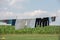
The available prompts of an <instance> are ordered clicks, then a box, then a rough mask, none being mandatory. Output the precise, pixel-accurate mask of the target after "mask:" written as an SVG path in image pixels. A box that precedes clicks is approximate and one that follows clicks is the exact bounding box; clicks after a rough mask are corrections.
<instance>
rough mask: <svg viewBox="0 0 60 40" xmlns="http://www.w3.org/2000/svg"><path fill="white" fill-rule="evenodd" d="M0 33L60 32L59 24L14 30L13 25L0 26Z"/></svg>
mask: <svg viewBox="0 0 60 40" xmlns="http://www.w3.org/2000/svg"><path fill="white" fill-rule="evenodd" d="M0 34H60V26H45V27H36V28H24V29H19V30H15V27H14V26H5V25H3V26H0Z"/></svg>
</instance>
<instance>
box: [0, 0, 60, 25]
mask: <svg viewBox="0 0 60 40" xmlns="http://www.w3.org/2000/svg"><path fill="white" fill-rule="evenodd" d="M56 15H57V19H60V0H0V19H2V18H16V16H18V17H19V18H22V17H23V18H27V17H31V18H33V17H43V16H56ZM56 23H57V24H59V23H60V22H59V20H57V21H56ZM56 23H55V24H56Z"/></svg>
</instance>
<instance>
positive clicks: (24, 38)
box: [2, 34, 60, 40]
mask: <svg viewBox="0 0 60 40" xmlns="http://www.w3.org/2000/svg"><path fill="white" fill-rule="evenodd" d="M2 37H5V38H6V39H5V40H60V38H59V37H60V35H56V34H53V35H51V34H18V35H16V34H15V35H4V36H2Z"/></svg>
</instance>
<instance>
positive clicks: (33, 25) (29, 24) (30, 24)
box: [27, 19, 35, 28]
mask: <svg viewBox="0 0 60 40" xmlns="http://www.w3.org/2000/svg"><path fill="white" fill-rule="evenodd" d="M27 27H30V28H34V27H35V19H29V20H28V21H27Z"/></svg>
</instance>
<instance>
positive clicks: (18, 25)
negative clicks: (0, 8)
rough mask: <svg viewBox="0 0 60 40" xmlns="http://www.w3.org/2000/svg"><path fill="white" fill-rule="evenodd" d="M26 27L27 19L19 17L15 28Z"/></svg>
mask: <svg viewBox="0 0 60 40" xmlns="http://www.w3.org/2000/svg"><path fill="white" fill-rule="evenodd" d="M24 27H25V20H24V19H17V20H16V24H15V29H21V28H24Z"/></svg>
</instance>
